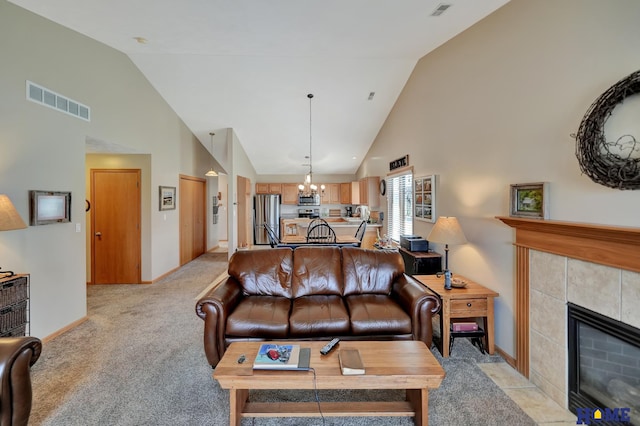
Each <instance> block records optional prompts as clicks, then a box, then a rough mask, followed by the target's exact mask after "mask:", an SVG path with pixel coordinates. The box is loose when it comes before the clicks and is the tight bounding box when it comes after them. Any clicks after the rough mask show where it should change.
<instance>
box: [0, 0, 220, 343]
mask: <svg viewBox="0 0 640 426" xmlns="http://www.w3.org/2000/svg"><path fill="white" fill-rule="evenodd" d="M0 57H1V58H2V65H1V66H0V94H1V95H0V152H1V153H2V155H0V193H6V194H8V195H9V197H10V198H11V199H12V200H13V202H14V204H15V205H16V208H17V209H18V212H19V213H20V215H21V216H22V217H23V219H25V220H28V217H29V205H28V191H29V190H30V189H38V190H56V191H71V192H72V212H71V217H72V221H73V223H68V224H56V225H47V226H38V227H29V228H28V229H24V230H17V231H9V232H2V233H0V259H1V261H2V264H1V265H0V266H2V267H3V268H5V269H12V270H15V271H18V272H27V273H30V274H31V310H30V312H31V334H32V335H35V336H38V337H46V336H48V335H50V334H52V333H54V332H56V331H58V330H60V329H62V328H64V327H66V326H68V325H69V324H71V323H73V322H74V321H77V320H79V319H81V318H83V317H84V316H85V315H86V287H85V282H86V276H87V271H86V261H85V259H86V256H87V251H86V238H87V236H86V228H87V222H86V214H85V211H84V200H85V198H86V188H85V184H86V164H85V152H86V145H87V144H88V143H92V144H93V143H95V142H96V141H97V145H101V146H105V147H118V148H121V149H122V151H120V152H126V153H134V154H139V155H143V156H148V160H146V161H147V163H148V166H145V168H146V170H148V173H146V176H143V181H144V182H147V183H145V184H144V185H145V186H148V187H149V189H150V192H149V193H148V194H145V195H144V197H145V198H144V200H145V201H144V202H145V203H146V206H147V207H146V213H145V217H143V238H144V241H143V242H142V247H143V280H152V279H154V278H157V277H158V276H161V275H162V274H164V273H166V272H168V271H170V270H172V269H174V268H176V267H178V265H179V243H178V234H179V230H178V211H177V210H176V211H170V212H166V219H165V214H164V213H165V212H160V211H159V210H158V208H157V205H158V191H157V188H158V186H159V185H168V186H176V187H178V176H179V175H180V174H185V175H191V176H204V173H205V172H206V171H207V169H208V167H209V160H208V159H207V158H210V157H207V156H208V153H207V150H206V149H204V147H202V144H200V143H199V142H198V141H197V139H196V138H195V137H194V136H193V134H191V132H190V131H189V130H188V129H187V127H186V126H185V125H184V123H183V122H182V121H181V120H180V119H179V118H178V117H177V116H176V114H175V113H174V112H173V110H172V109H171V108H170V107H169V106H168V105H167V104H166V102H164V100H163V99H162V97H161V96H160V95H159V94H158V93H157V92H156V91H155V90H154V89H153V87H152V86H151V85H150V84H149V82H148V81H147V80H146V79H145V78H144V76H142V74H141V73H140V72H139V70H138V69H137V68H136V67H135V66H134V65H133V64H132V63H131V61H130V60H129V59H128V58H127V57H126V56H125V55H123V54H122V53H120V52H117V51H115V50H113V49H111V48H109V47H107V46H105V45H102V44H100V43H97V42H95V41H94V40H92V39H90V38H87V37H84V36H81V35H79V34H78V33H75V32H73V31H70V30H68V29H66V28H64V27H62V26H59V25H57V24H53V23H52V22H50V21H47V20H45V19H42V18H40V17H38V16H36V15H34V14H31V13H29V12H26V11H24V10H23V9H21V8H19V7H17V6H14V5H12V4H10V3H7V2H6V1H4V0H0ZM26 80H30V81H32V82H34V83H36V84H39V85H42V86H44V87H46V88H48V89H50V90H53V91H55V92H57V93H60V94H62V95H65V96H68V97H69V98H72V99H74V100H76V101H79V102H81V103H83V104H85V105H88V106H89V107H91V113H92V117H91V122H85V121H82V120H79V119H77V118H74V117H71V116H68V115H65V114H63V113H61V112H58V111H56V110H53V109H50V108H46V107H43V106H41V105H38V104H35V103H33V102H30V101H27V100H26V99H25V98H26V96H25V91H26V90H25V85H26ZM201 156H203V157H201ZM154 188H155V190H154ZM178 196H179V194H178ZM209 202H210V201H209ZM208 210H210V209H208ZM76 224H79V225H80V232H76V231H75V229H76Z"/></svg>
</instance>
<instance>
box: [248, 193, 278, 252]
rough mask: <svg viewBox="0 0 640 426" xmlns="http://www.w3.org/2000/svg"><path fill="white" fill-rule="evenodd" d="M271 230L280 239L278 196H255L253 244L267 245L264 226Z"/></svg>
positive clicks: (267, 239) (267, 240)
mask: <svg viewBox="0 0 640 426" xmlns="http://www.w3.org/2000/svg"><path fill="white" fill-rule="evenodd" d="M265 224H266V225H268V226H269V227H270V228H271V229H273V230H274V231H275V233H276V235H277V236H278V239H280V195H279V194H257V195H256V196H255V198H254V200H253V238H254V242H255V244H269V238H268V237H267V231H266V229H264V225H265Z"/></svg>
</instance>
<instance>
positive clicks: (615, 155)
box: [572, 71, 640, 189]
mask: <svg viewBox="0 0 640 426" xmlns="http://www.w3.org/2000/svg"><path fill="white" fill-rule="evenodd" d="M638 93H640V71H636V72H634V73H632V74H630V75H629V76H627V77H626V78H624V79H622V80H620V81H619V82H617V83H616V84H614V85H613V86H611V87H610V88H609V89H608V90H607V91H606V92H604V93H603V94H602V95H600V97H599V98H598V99H596V101H595V102H594V103H593V104H591V106H590V107H589V110H588V111H587V113H586V114H585V116H584V118H583V119H582V122H581V123H580V127H579V129H578V133H577V134H576V135H572V136H574V137H575V139H576V156H577V157H578V162H579V163H580V169H581V170H582V173H584V174H586V175H587V176H589V177H590V178H591V180H593V181H594V182H596V183H599V184H600V185H604V186H607V187H609V188H617V189H640V142H639V141H638V140H637V139H636V137H635V136H634V135H630V134H625V135H619V136H615V137H614V138H613V141H609V142H608V141H607V139H606V137H605V134H604V126H605V123H606V122H607V120H608V119H609V117H610V116H611V113H612V112H613V110H614V108H615V107H616V106H617V105H618V104H621V103H622V102H623V101H624V99H625V98H628V97H629V96H632V95H635V94H638Z"/></svg>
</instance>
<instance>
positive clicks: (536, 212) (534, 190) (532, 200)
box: [509, 182, 549, 219]
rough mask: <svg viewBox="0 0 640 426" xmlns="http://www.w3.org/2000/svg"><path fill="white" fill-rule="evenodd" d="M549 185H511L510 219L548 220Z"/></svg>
mask: <svg viewBox="0 0 640 426" xmlns="http://www.w3.org/2000/svg"><path fill="white" fill-rule="evenodd" d="M548 195H549V183H548V182H536V183H517V184H512V185H511V196H510V203H509V204H510V212H509V215H510V216H511V217H526V218H529V219H548V218H549V201H548Z"/></svg>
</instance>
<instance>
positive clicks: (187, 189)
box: [178, 176, 207, 265]
mask: <svg viewBox="0 0 640 426" xmlns="http://www.w3.org/2000/svg"><path fill="white" fill-rule="evenodd" d="M206 194H207V187H206V181H205V180H204V179H200V178H196V177H192V176H180V193H179V196H178V201H179V205H180V265H184V264H185V263H187V262H190V261H192V260H193V259H195V258H196V257H198V256H200V255H201V254H203V253H204V252H205V250H206V243H205V242H206V238H207V229H206V225H205V223H206V219H205V218H206V214H207V213H206Z"/></svg>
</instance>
